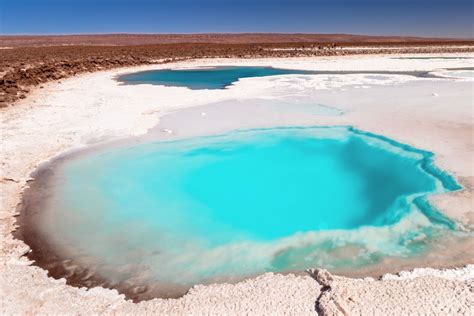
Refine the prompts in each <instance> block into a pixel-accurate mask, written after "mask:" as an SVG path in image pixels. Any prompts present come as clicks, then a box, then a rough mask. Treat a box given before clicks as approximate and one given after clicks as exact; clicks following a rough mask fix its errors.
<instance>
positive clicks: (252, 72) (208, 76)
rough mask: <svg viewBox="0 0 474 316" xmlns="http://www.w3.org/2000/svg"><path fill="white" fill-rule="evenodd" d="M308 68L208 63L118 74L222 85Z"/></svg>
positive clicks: (128, 79) (175, 83)
mask: <svg viewBox="0 0 474 316" xmlns="http://www.w3.org/2000/svg"><path fill="white" fill-rule="evenodd" d="M313 73H315V72H311V71H307V70H293V69H280V68H272V67H238V66H228V67H210V68H193V69H161V70H149V71H141V72H135V73H130V74H126V75H122V76H120V77H119V81H121V82H124V83H127V84H143V83H148V84H155V85H163V86H172V87H187V88H189V89H193V90H195V89H224V88H225V87H227V86H230V85H231V84H232V83H234V82H236V81H238V80H239V79H241V78H250V77H265V76H276V75H292V74H293V75H297V74H300V75H301V74H303V75H304V74H313Z"/></svg>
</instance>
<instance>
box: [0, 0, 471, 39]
mask: <svg viewBox="0 0 474 316" xmlns="http://www.w3.org/2000/svg"><path fill="white" fill-rule="evenodd" d="M473 19H474V18H473V0H360V1H358V0H0V34H74V33H222V32H233V33H242V32H284V33H298V32H301V33H349V34H370V35H420V36H437V37H469V38H472V37H474V35H473Z"/></svg>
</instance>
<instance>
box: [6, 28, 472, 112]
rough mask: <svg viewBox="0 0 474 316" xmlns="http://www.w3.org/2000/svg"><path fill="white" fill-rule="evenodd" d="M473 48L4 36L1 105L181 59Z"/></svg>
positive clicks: (354, 40) (465, 47)
mask: <svg viewBox="0 0 474 316" xmlns="http://www.w3.org/2000/svg"><path fill="white" fill-rule="evenodd" d="M178 41H187V42H186V43H177V42H178ZM156 43H162V44H156ZM137 44H140V45H137ZM144 44H153V45H144ZM51 45H56V46H51ZM58 45H61V46H58ZM123 45H125V46H123ZM472 51H474V41H452V40H451V41H449V40H444V41H441V40H437V41H436V42H435V41H434V40H433V39H420V38H399V37H367V36H348V35H308V34H296V35H295V34H291V36H290V34H286V35H282V34H270V35H269V34H266V35H265V34H246V35H245V34H234V35H229V34H227V35H225V34H217V35H209V34H208V35H206V34H201V35H100V36H97V35H96V36H90V35H87V36H86V35H77V36H0V107H5V106H8V105H11V104H13V103H14V102H15V101H16V100H18V99H23V98H25V97H26V95H27V94H28V93H29V92H30V90H31V88H32V87H35V86H40V87H41V85H42V84H44V83H46V82H49V81H53V80H60V79H63V78H67V77H71V76H74V75H76V74H79V73H85V72H93V71H98V70H105V69H111V68H117V67H124V66H135V65H145V64H152V63H167V62H172V61H177V60H182V59H194V58H213V57H221V58H233V57H237V58H258V57H304V56H307V57H308V56H334V55H354V54H392V53H437V52H472Z"/></svg>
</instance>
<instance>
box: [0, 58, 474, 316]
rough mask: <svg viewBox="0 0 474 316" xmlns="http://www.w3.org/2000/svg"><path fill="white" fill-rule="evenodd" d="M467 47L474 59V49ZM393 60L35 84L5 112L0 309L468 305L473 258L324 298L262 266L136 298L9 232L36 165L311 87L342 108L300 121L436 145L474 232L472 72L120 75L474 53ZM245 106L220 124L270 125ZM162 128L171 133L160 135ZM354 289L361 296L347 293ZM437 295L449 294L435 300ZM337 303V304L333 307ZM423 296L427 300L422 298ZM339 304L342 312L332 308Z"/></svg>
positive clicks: (442, 63)
mask: <svg viewBox="0 0 474 316" xmlns="http://www.w3.org/2000/svg"><path fill="white" fill-rule="evenodd" d="M436 56H439V55H436ZM443 56H449V57H455V56H460V55H456V54H450V55H443ZM462 56H469V57H474V54H462ZM396 57H397V56H396V55H390V56H364V57H321V58H294V59H250V60H238V59H205V60H194V61H187V62H182V63H177V64H168V65H152V66H144V67H135V68H129V69H119V70H113V71H105V72H98V73H93V74H87V75H81V76H78V77H74V78H71V79H67V80H64V81H62V82H61V83H57V82H55V83H50V84H48V85H46V86H45V88H44V89H38V90H35V91H34V92H33V93H32V94H31V96H29V97H28V98H26V99H24V100H22V101H21V102H19V103H18V104H17V105H16V106H15V107H11V108H6V109H2V127H1V128H2V136H3V137H2V146H3V147H2V149H3V150H2V152H1V161H2V182H1V186H2V190H1V197H2V210H1V224H2V232H1V236H2V246H1V247H2V248H1V251H2V257H1V263H2V270H1V278H2V280H3V281H4V282H2V287H1V288H0V289H1V291H2V293H1V295H2V297H3V298H4V302H5V304H2V307H1V308H2V309H1V311H2V313H15V312H16V313H20V312H29V313H64V312H81V313H104V312H117V313H132V312H133V313H139V312H153V313H159V312H162V313H197V314H201V313H206V312H212V313H226V312H233V313H242V312H252V313H265V314H269V313H278V314H283V313H290V314H311V313H314V312H315V303H316V301H318V302H319V305H320V309H321V310H324V308H325V307H326V310H327V311H333V312H335V313H338V312H342V310H344V311H345V312H348V313H351V312H355V313H357V312H361V313H365V312H371V311H372V312H389V313H403V312H409V311H410V312H412V311H414V309H415V308H421V310H419V311H420V312H423V313H424V312H426V313H430V312H437V311H438V312H439V311H441V310H442V308H445V309H444V311H445V312H447V313H472V312H473V310H472V306H473V304H472V302H473V294H472V292H470V291H469V285H471V286H472V282H473V266H472V265H471V266H467V267H466V268H463V269H458V270H449V271H444V272H442V271H438V270H429V273H426V274H423V273H420V272H419V271H418V272H414V273H406V274H403V275H402V276H401V277H400V278H399V279H397V280H392V279H393V278H390V277H386V278H385V280H383V281H372V280H365V281H362V280H354V279H348V278H342V277H336V278H335V279H334V280H335V281H334V280H333V281H331V282H330V286H331V288H332V289H334V291H332V294H328V293H327V292H325V293H323V294H324V295H323V296H321V297H320V299H319V300H318V297H319V294H320V285H319V284H318V283H317V282H316V281H314V280H313V279H312V278H311V277H310V276H292V275H288V276H281V275H273V274H265V275H263V276H260V277H257V278H255V279H250V280H247V281H244V282H242V283H238V284H236V285H227V284H220V285H212V286H207V287H204V286H197V287H195V288H193V289H192V290H191V291H190V293H189V294H187V295H186V296H184V297H183V298H181V299H177V300H160V299H155V300H153V301H146V302H142V303H140V304H132V303H131V302H128V301H125V300H124V299H123V296H120V295H118V293H117V292H116V291H114V290H106V289H101V288H94V289H92V290H86V289H78V288H73V287H70V286H67V285H65V284H64V280H53V279H51V278H48V277H47V275H46V271H45V270H42V269H40V268H38V267H34V266H30V262H29V261H28V260H27V259H26V258H25V257H22V255H23V254H25V253H27V252H28V247H27V246H26V245H25V244H24V243H22V242H21V241H19V240H16V239H14V238H13V236H12V235H11V231H12V229H13V228H14V225H15V218H14V217H13V216H14V214H15V212H16V206H17V204H18V203H19V201H20V197H21V192H22V190H23V189H24V188H25V186H27V185H28V181H30V179H29V175H30V173H31V172H32V171H33V170H35V169H36V167H37V166H38V165H39V164H41V163H42V162H45V161H48V160H49V159H51V158H52V157H54V156H56V155H59V154H61V153H63V152H65V151H68V150H73V149H78V148H83V147H85V146H87V145H89V144H93V143H97V142H102V141H106V140H112V139H116V138H126V137H128V136H132V135H134V136H137V135H143V134H145V133H146V132H147V131H148V130H150V129H151V128H153V127H155V126H157V124H162V125H160V129H159V130H170V131H172V132H174V133H178V134H179V135H182V136H187V135H192V134H196V133H197V134H199V133H200V131H202V129H201V127H202V126H203V125H202V124H203V122H205V120H212V118H213V113H212V111H213V109H215V110H216V111H219V107H216V106H214V107H212V108H211V109H209V108H208V107H209V105H208V104H210V103H217V104H218V103H219V102H226V101H228V100H246V99H256V98H260V99H268V100H275V99H281V98H285V97H291V96H294V95H297V94H298V93H299V92H301V93H303V92H304V94H305V95H307V94H310V95H312V96H313V100H315V101H317V102H318V103H321V104H324V105H330V106H331V107H334V108H337V109H338V110H341V111H342V112H343V113H344V114H343V115H335V116H330V115H329V116H328V115H317V114H316V115H311V116H310V117H307V116H306V115H298V117H297V118H296V117H295V118H293V119H294V120H293V121H292V123H299V124H307V125H310V124H311V125H353V126H355V127H357V128H360V129H363V130H366V131H370V132H373V133H377V134H381V135H384V136H387V137H390V138H392V139H395V140H397V141H400V142H403V143H407V144H410V145H412V146H414V147H417V148H422V149H425V150H429V151H432V152H434V153H435V154H436V163H437V165H438V166H439V167H441V168H443V169H444V170H447V171H448V172H450V173H451V174H453V175H454V176H455V177H456V178H457V179H458V180H459V182H460V183H461V184H462V185H463V186H464V187H465V189H464V190H463V191H460V192H456V193H454V194H449V195H447V196H446V195H440V196H437V197H435V198H434V202H435V204H436V205H437V206H438V207H439V208H440V209H441V210H442V211H444V212H445V213H446V214H448V215H449V216H450V217H452V218H454V219H456V220H457V221H458V222H459V224H460V225H462V226H463V227H464V229H465V230H467V231H471V230H472V229H473V228H472V226H473V224H474V210H473V207H472V201H473V196H472V187H473V185H474V168H473V159H474V155H473V153H474V147H473V145H474V144H473V141H474V140H473V139H474V127H473V123H472V122H473V110H474V108H473V106H474V105H473V81H472V80H471V79H469V78H459V79H454V78H451V79H436V78H434V79H433V78H415V77H412V76H407V75H378V76H373V75H367V74H351V75H317V76H301V75H285V76H276V77H261V78H247V79H243V80H240V81H238V82H237V83H235V84H234V85H232V86H231V87H229V88H227V89H224V90H189V89H186V88H170V87H160V86H153V85H136V86H131V85H130V86H129V85H120V84H119V83H118V82H117V81H115V80H114V78H115V77H116V76H117V75H120V74H123V73H127V72H132V71H139V70H149V69H158V68H165V67H166V68H168V67H178V68H186V67H197V66H217V65H255V66H257V65H258V66H273V67H280V68H292V69H306V70H331V71H350V70H359V71H362V70H364V71H367V70H374V71H383V70H391V71H415V70H416V71H439V70H440V69H446V68H462V67H471V66H472V60H470V59H433V60H429V59H428V60H419V59H397V58H396ZM400 57H402V56H400ZM403 57H406V56H403ZM197 106H202V107H203V108H200V109H199V112H198V113H202V112H205V113H208V115H206V116H205V117H202V116H201V115H199V116H197V115H196V117H195V119H193V115H190V116H188V117H187V118H186V120H187V123H188V124H181V123H179V122H182V121H179V122H178V121H176V122H173V120H172V119H169V118H164V119H163V121H162V122H161V123H160V119H161V118H162V117H163V115H165V114H169V113H170V112H172V111H176V110H178V109H183V108H189V111H193V109H192V107H195V108H194V109H198V108H197ZM206 106H207V108H206ZM250 110H251V109H249V111H250ZM195 111H197V110H195ZM190 113H191V114H192V112H190ZM250 114H252V113H250ZM238 115H240V117H239V116H236V117H239V119H238V120H237V119H235V117H233V115H232V112H230V110H229V112H226V111H221V112H220V113H217V114H216V117H218V120H219V121H221V122H225V124H224V123H222V124H220V125H219V124H217V125H214V130H212V132H215V131H218V130H219V129H220V130H223V129H226V128H232V127H251V126H253V125H255V126H256V125H261V124H265V121H266V122H268V121H267V120H264V119H262V118H261V117H259V116H258V115H249V116H246V114H245V112H239V113H238ZM229 118H230V119H229ZM275 122H277V123H281V124H287V123H289V121H288V118H287V117H285V116H280V117H278V116H277V117H276V118H275V121H274V123H272V124H275ZM166 124H168V125H166ZM159 130H158V131H159ZM166 134H167V133H163V137H166ZM472 246H473V244H472V238H468V239H467V240H466V242H464V243H463V244H458V245H456V247H453V245H452V244H449V243H447V244H445V245H443V246H441V248H440V249H439V251H446V250H447V249H450V251H452V252H451V253H452V254H454V255H453V262H450V263H443V262H437V261H436V258H437V257H436V256H435V255H433V256H432V257H429V258H427V260H426V262H423V263H421V262H417V263H416V264H417V265H414V263H409V264H408V265H407V267H410V268H413V267H415V266H417V267H428V266H432V267H443V265H444V264H446V265H448V266H456V265H464V264H466V263H473V261H474V260H473V257H474V254H473V253H472V250H471V249H472ZM435 253H436V252H435ZM460 253H463V254H464V256H462V258H461V256H459V257H457V256H458V255H459V254H460ZM457 259H459V261H456V260H457ZM402 267H403V266H400V268H402ZM446 275H449V280H447V279H446V278H445V276H446ZM414 276H416V277H415V278H414ZM361 288H362V289H363V291H362V290H361ZM428 289H429V290H428ZM407 292H408V293H410V296H411V297H416V299H414V303H413V305H411V304H406V305H404V304H402V301H401V300H398V299H396V297H397V296H398V295H400V297H401V295H402V293H403V294H404V295H406V293H407ZM454 292H456V293H458V295H457V296H456V299H453V297H454V294H453V293H454ZM350 293H355V294H354V296H351V294H350ZM361 293H363V294H361ZM380 293H396V294H391V295H389V296H388V297H390V299H386V300H381V301H377V302H375V303H371V300H372V299H373V298H374V297H385V296H384V295H385V294H384V295H378V294H380ZM436 293H442V295H438V297H434V295H435V294H436ZM450 294H451V295H450ZM386 295H388V294H386ZM350 297H352V300H351V299H349V298H350ZM334 302H337V304H335V305H334ZM354 302H356V303H354ZM415 302H423V305H417V303H415ZM325 304H326V305H325ZM331 304H332V305H331ZM333 305H334V306H336V309H331V308H333V307H334V306H333ZM331 306H332V307H331ZM394 306H396V307H397V308H396V309H395V308H393V307H394Z"/></svg>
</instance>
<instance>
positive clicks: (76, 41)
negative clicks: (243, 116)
mask: <svg viewBox="0 0 474 316" xmlns="http://www.w3.org/2000/svg"><path fill="white" fill-rule="evenodd" d="M173 43H219V44H255V43H262V44H263V43H337V44H347V45H354V44H355V45H362V44H375V45H377V44H391V45H396V44H428V43H433V44H434V43H440V44H448V43H452V44H462V43H466V44H469V43H470V44H474V39H453V38H425V37H410V36H369V35H350V34H304V33H298V34H282V33H239V34H224V33H222V34H220V33H219V34H216V33H213V34H90V35H87V34H78V35H0V46H1V47H21V46H62V45H103V46H123V45H127V46H129V45H152V44H173Z"/></svg>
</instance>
